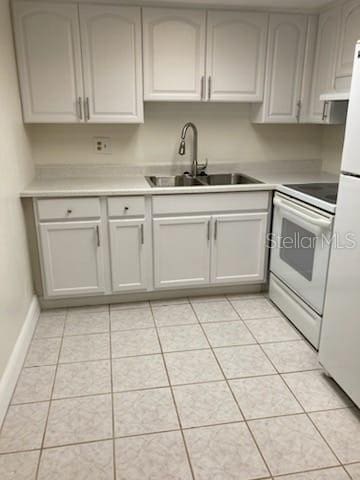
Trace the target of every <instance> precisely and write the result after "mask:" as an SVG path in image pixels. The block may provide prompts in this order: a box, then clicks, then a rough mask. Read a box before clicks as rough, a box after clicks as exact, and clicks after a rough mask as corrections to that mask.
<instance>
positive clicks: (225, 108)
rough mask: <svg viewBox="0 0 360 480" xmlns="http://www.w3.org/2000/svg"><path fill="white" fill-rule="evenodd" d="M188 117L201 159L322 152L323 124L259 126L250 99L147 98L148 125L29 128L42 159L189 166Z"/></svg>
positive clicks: (304, 156)
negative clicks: (108, 147)
mask: <svg viewBox="0 0 360 480" xmlns="http://www.w3.org/2000/svg"><path fill="white" fill-rule="evenodd" d="M186 121H193V122H195V123H196V125H197V127H198V129H199V160H200V161H203V160H204V158H206V157H208V159H209V162H210V163H211V162H213V163H218V162H221V161H224V162H226V161H227V162H229V161H242V162H249V161H267V160H271V161H273V160H292V159H294V160H308V159H315V158H316V159H317V158H320V157H321V138H322V130H321V128H322V127H321V126H316V125H310V126H309V125H286V126H285V125H284V126H280V125H253V124H252V123H251V122H250V105H248V104H221V103H218V104H197V103H193V104H191V103H177V104H176V103H147V104H145V123H144V124H143V125H47V126H45V125H32V126H28V127H27V129H28V132H29V134H30V137H31V141H32V146H33V154H34V159H35V162H36V163H37V164H43V165H44V164H120V165H129V164H130V165H131V164H132V165H146V164H159V163H163V164H164V163H165V164H168V163H172V164H179V163H185V164H186V165H187V164H188V163H189V157H188V156H186V157H185V158H183V157H180V156H179V155H178V154H177V149H178V145H179V137H180V131H181V128H182V126H183V125H184V123H185V122H186ZM93 136H110V137H111V139H112V150H113V153H112V155H101V154H100V155H99V154H96V153H94V149H93V139H92V138H93ZM189 140H190V138H189ZM188 152H190V148H189V149H188Z"/></svg>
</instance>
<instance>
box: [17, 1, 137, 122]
mask: <svg viewBox="0 0 360 480" xmlns="http://www.w3.org/2000/svg"><path fill="white" fill-rule="evenodd" d="M79 9H80V18H79V14H78V6H77V5H69V4H62V3H59V4H55V3H54V4H48V3H43V2H41V3H40V2H38V3H35V2H15V3H14V18H15V38H16V47H17V57H18V66H19V76H20V85H21V94H22V104H23V111H24V120H25V122H33V123H66V122H67V123H74V122H95V123H134V122H136V123H141V122H142V121H143V105H142V62H141V17H140V8H139V7H123V6H106V5H102V6H97V5H81V6H80V7H79ZM79 21H80V28H79Z"/></svg>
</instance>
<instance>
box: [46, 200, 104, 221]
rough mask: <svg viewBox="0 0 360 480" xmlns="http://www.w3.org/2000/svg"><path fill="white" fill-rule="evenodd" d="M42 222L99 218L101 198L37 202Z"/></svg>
mask: <svg viewBox="0 0 360 480" xmlns="http://www.w3.org/2000/svg"><path fill="white" fill-rule="evenodd" d="M37 206H38V214H39V219H40V220H66V219H73V218H99V217H100V200H99V198H47V199H43V200H38V201H37Z"/></svg>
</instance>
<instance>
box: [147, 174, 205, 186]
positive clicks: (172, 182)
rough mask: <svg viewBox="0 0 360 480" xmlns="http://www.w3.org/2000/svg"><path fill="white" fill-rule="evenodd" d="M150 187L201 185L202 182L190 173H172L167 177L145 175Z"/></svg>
mask: <svg viewBox="0 0 360 480" xmlns="http://www.w3.org/2000/svg"><path fill="white" fill-rule="evenodd" d="M145 178H146V180H147V181H148V182H149V184H150V186H151V187H192V186H197V187H199V186H200V187H201V186H203V185H204V183H202V182H200V180H198V179H197V178H193V177H191V176H190V175H173V176H168V177H156V176H152V177H145Z"/></svg>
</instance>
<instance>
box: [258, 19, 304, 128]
mask: <svg viewBox="0 0 360 480" xmlns="http://www.w3.org/2000/svg"><path fill="white" fill-rule="evenodd" d="M306 31H307V17H306V16H305V15H292V14H272V15H270V23H269V39H268V52H267V65H266V77H265V95H264V102H263V104H262V105H259V106H254V121H257V122H266V123H296V122H298V121H299V120H300V108H301V87H302V78H303V67H304V55H305V42H306Z"/></svg>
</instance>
